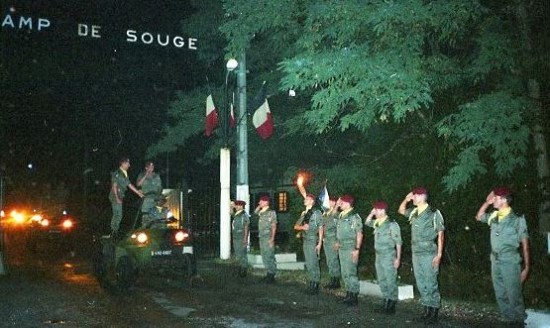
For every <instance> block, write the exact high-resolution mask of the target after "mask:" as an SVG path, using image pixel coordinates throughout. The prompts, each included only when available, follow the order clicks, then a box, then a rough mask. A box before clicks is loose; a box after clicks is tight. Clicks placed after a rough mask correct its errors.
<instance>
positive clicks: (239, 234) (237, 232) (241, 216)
mask: <svg viewBox="0 0 550 328" xmlns="http://www.w3.org/2000/svg"><path fill="white" fill-rule="evenodd" d="M233 206H234V208H235V213H234V214H233V224H232V230H233V250H234V251H235V259H236V260H237V263H238V264H239V272H238V275H239V277H241V278H243V277H246V273H247V270H248V258H247V254H246V249H247V246H248V234H249V231H250V230H249V227H250V217H249V216H248V213H246V212H245V210H244V207H245V206H246V202H245V201H243V200H236V201H235V204H234V205H233Z"/></svg>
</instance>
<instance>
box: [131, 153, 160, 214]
mask: <svg viewBox="0 0 550 328" xmlns="http://www.w3.org/2000/svg"><path fill="white" fill-rule="evenodd" d="M136 185H137V186H138V187H139V188H140V189H141V192H143V194H144V196H145V197H144V198H143V204H142V205H141V212H142V213H149V210H150V209H152V208H154V207H155V202H156V198H157V196H160V195H161V193H162V181H161V180H160V176H159V175H158V174H157V173H156V172H155V164H154V163H153V162H151V161H149V162H146V163H145V170H144V171H143V172H141V173H139V175H138V177H137V182H136Z"/></svg>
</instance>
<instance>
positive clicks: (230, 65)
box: [225, 58, 239, 72]
mask: <svg viewBox="0 0 550 328" xmlns="http://www.w3.org/2000/svg"><path fill="white" fill-rule="evenodd" d="M237 66H239V62H237V60H235V59H234V58H231V59H229V60H228V61H227V64H225V67H226V68H227V70H228V71H229V72H231V71H233V70H234V69H235V68H237Z"/></svg>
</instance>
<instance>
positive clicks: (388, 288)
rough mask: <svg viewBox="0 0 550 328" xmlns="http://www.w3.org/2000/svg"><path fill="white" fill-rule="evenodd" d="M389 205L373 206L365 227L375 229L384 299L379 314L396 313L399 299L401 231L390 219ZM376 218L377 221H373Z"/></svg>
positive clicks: (379, 276) (377, 204)
mask: <svg viewBox="0 0 550 328" xmlns="http://www.w3.org/2000/svg"><path fill="white" fill-rule="evenodd" d="M387 209H388V204H387V203H386V202H384V201H378V202H375V203H374V204H373V208H372V211H371V212H370V213H369V215H368V216H367V220H366V221H365V225H367V226H368V227H371V228H374V250H375V252H376V260H375V266H376V278H377V280H378V285H379V286H380V291H381V292H382V296H383V297H384V303H383V305H382V307H381V308H379V309H377V310H375V311H376V312H379V313H385V314H393V313H395V303H396V302H397V299H398V296H399V295H398V289H397V269H398V268H399V265H400V264H401V245H402V244H403V242H402V240H401V229H400V228H399V225H398V224H397V222H395V221H394V220H391V219H390V218H388V215H387V214H386V210H387ZM373 217H375V220H373Z"/></svg>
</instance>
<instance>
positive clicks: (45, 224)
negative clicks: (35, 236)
mask: <svg viewBox="0 0 550 328" xmlns="http://www.w3.org/2000/svg"><path fill="white" fill-rule="evenodd" d="M40 225H41V226H43V227H47V226H49V225H50V220H48V219H42V221H40Z"/></svg>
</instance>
